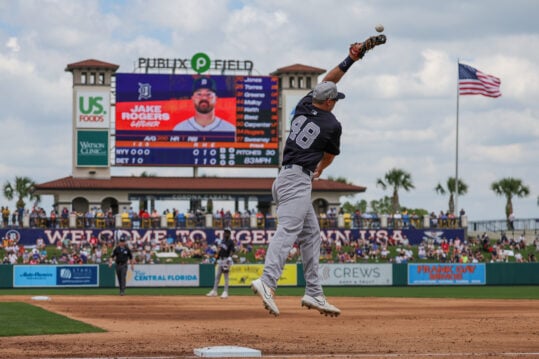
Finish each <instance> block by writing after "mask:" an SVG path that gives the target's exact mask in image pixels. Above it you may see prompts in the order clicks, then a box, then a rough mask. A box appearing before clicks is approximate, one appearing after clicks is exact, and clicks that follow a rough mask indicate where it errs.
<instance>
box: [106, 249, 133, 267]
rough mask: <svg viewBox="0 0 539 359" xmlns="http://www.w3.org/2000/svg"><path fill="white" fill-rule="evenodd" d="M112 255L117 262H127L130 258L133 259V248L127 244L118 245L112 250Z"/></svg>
mask: <svg viewBox="0 0 539 359" xmlns="http://www.w3.org/2000/svg"><path fill="white" fill-rule="evenodd" d="M111 257H112V258H113V259H115V261H116V264H125V263H127V261H128V260H129V259H133V254H131V250H130V249H129V248H128V247H127V246H125V247H121V246H118V247H116V248H114V251H112V256H111Z"/></svg>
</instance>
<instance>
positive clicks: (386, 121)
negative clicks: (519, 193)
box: [0, 0, 539, 219]
mask: <svg viewBox="0 0 539 359" xmlns="http://www.w3.org/2000/svg"><path fill="white" fill-rule="evenodd" d="M230 4H233V6H231V7H228V6H230ZM536 9H537V7H536V4H535V3H534V2H532V1H525V0H515V1H513V2H511V3H510V4H509V3H503V2H502V3H500V2H490V1H486V0H479V1H475V2H468V3H463V2H461V1H454V0H453V1H451V0H450V1H445V2H443V3H441V2H430V1H420V0H412V1H409V2H406V3H405V4H404V3H402V2H399V1H384V2H373V1H366V0H359V1H358V0H343V1H340V2H339V3H338V4H333V3H330V2H328V1H324V0H306V1H299V2H298V1H292V0H276V1H265V0H252V1H235V2H233V3H230V2H225V1H219V0H209V1H206V2H200V1H198V0H186V1H174V0H156V1H147V0H134V1H129V2H103V1H98V0H88V1H83V2H81V1H69V0H54V1H52V0H50V1H38V0H26V1H16V0H7V1H2V2H0V43H2V44H4V46H3V47H2V50H0V83H1V84H2V85H1V86H2V89H3V91H2V96H1V97H0V106H1V107H2V110H3V111H2V113H0V126H1V128H2V131H0V141H2V145H3V146H5V148H9V149H10V152H9V153H10V155H9V156H4V158H3V160H2V162H1V163H0V182H4V181H5V180H6V179H8V178H12V177H13V176H14V175H28V176H30V177H32V178H35V179H39V180H51V179H55V178H60V177H63V176H67V175H69V174H70V171H71V131H72V129H71V116H72V114H71V103H72V95H71V91H72V89H71V86H72V84H71V81H72V79H71V74H69V73H66V72H65V71H64V69H65V66H66V65H67V64H69V63H72V62H76V61H80V60H84V59H89V58H95V59H99V60H103V61H107V62H111V63H115V64H118V65H120V72H132V71H133V69H134V63H135V61H136V60H137V59H138V58H139V57H178V58H187V57H190V56H192V54H194V53H195V52H200V51H202V52H206V53H208V54H210V56H212V57H215V58H232V59H249V60H252V61H253V62H254V64H255V69H256V70H257V71H258V73H260V74H264V75H265V74H268V73H270V72H271V71H274V70H276V69H277V68H279V67H282V66H287V65H291V64H294V63H302V64H306V65H311V66H316V67H321V68H325V69H327V70H330V69H331V68H332V67H334V66H335V65H336V64H337V63H338V62H340V61H341V60H342V59H343V58H344V57H345V56H346V51H347V48H348V45H349V44H350V43H351V42H354V41H359V40H363V39H365V38H366V37H368V36H370V35H374V34H375V32H374V29H373V27H374V25H375V24H377V23H382V24H384V25H385V28H386V31H385V34H386V35H387V36H388V42H387V44H386V45H384V46H381V47H379V48H377V49H375V50H373V51H371V52H369V53H368V54H367V55H366V57H365V58H364V59H363V60H362V61H360V63H358V64H355V65H354V66H353V67H352V68H351V69H350V70H349V72H348V73H347V74H346V76H345V77H344V78H343V79H342V81H341V82H340V83H339V88H340V89H341V90H342V91H343V92H345V93H346V95H347V98H346V99H345V100H344V101H342V102H340V103H339V104H338V106H337V108H336V110H335V113H336V115H337V117H338V118H339V119H340V120H341V122H342V124H343V128H344V132H343V137H342V147H343V148H342V149H343V153H342V154H341V155H340V156H338V158H337V159H336V160H335V163H334V164H333V165H332V166H331V167H330V168H328V169H327V170H326V172H325V173H326V175H333V176H342V177H346V178H348V179H350V180H352V181H353V182H355V183H357V184H360V185H364V186H367V187H368V191H367V193H365V194H363V195H361V198H364V199H367V200H368V201H370V200H372V199H378V198H380V197H381V196H383V195H388V193H387V192H384V191H382V190H381V189H380V188H377V187H376V185H375V183H376V179H377V178H379V177H382V176H383V175H384V173H385V172H387V170H388V169H389V168H391V167H395V166H396V167H399V168H402V169H405V170H407V171H409V172H411V173H412V177H413V180H414V183H415V184H416V189H415V190H412V191H411V192H409V193H403V194H402V196H401V198H402V200H403V203H404V204H406V205H409V206H411V207H423V208H427V209H430V210H433V211H436V212H438V211H439V210H441V209H445V207H446V203H447V199H446V198H445V197H442V196H438V195H436V194H435V193H434V191H433V188H434V186H435V185H436V184H437V183H438V182H445V180H446V179H447V178H448V177H449V176H453V175H454V173H455V131H456V83H457V78H456V71H457V59H460V60H461V62H463V63H468V64H470V65H472V66H474V67H476V68H478V69H480V70H481V71H483V72H486V73H490V74H492V75H495V76H498V77H500V78H501V80H502V93H503V95H502V97H500V98H498V99H490V98H484V97H481V96H461V98H460V99H459V101H460V105H459V106H460V109H459V117H460V120H459V125H460V127H459V128H460V129H459V132H460V135H459V142H460V145H459V172H460V175H461V176H462V178H463V179H464V180H465V181H466V182H467V183H468V184H469V185H470V191H469V193H468V194H467V195H466V196H463V197H462V198H461V200H460V202H459V203H460V204H461V205H462V206H464V207H465V208H466V210H467V212H468V214H469V215H470V216H471V218H472V219H492V218H501V217H502V216H503V205H504V203H503V202H504V201H503V199H500V198H498V197H496V196H495V195H494V194H493V193H492V191H491V190H490V188H489V186H490V184H491V183H492V182H493V181H495V180H498V179H500V178H502V177H504V176H509V175H512V176H516V177H519V178H521V179H522V180H523V181H524V182H525V183H527V184H529V185H530V187H531V190H532V195H531V196H530V198H528V199H517V200H515V208H516V212H517V214H519V215H520V216H523V217H529V218H532V217H537V216H538V213H539V207H538V206H537V204H536V201H535V199H536V197H537V194H538V191H539V185H538V184H537V180H536V179H537V178H539V168H538V167H537V166H536V165H535V163H536V162H537V161H536V159H535V157H536V153H538V152H539V104H538V103H537V98H538V97H539V64H538V62H537V58H539V47H538V46H534V44H537V43H539V30H538V28H537V26H536V19H535V16H533V15H534V14H535V13H536V12H537V11H536ZM479 15H481V16H482V17H487V18H488V19H489V21H488V22H487V21H483V22H478V21H477V18H478V17H479ZM148 171H149V172H156V173H159V174H162V175H190V174H191V173H192V171H191V169H186V168H155V169H153V168H150V169H149V170H148ZM139 172H140V169H139V168H122V169H119V168H118V169H116V168H115V169H113V173H115V174H127V175H129V174H132V173H139ZM201 172H202V173H216V174H220V175H231V174H242V175H253V174H255V175H256V174H258V173H263V174H264V175H266V174H267V175H273V174H274V173H275V170H264V171H259V170H254V171H250V170H249V169H234V170H222V169H205V170H201ZM531 199H534V200H531ZM0 202H2V201H1V200H0ZM460 204H459V205H460Z"/></svg>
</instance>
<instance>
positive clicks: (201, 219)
mask: <svg viewBox="0 0 539 359" xmlns="http://www.w3.org/2000/svg"><path fill="white" fill-rule="evenodd" d="M1 213H2V226H3V227H4V228H7V227H14V226H15V227H20V226H21V225H22V218H23V217H24V216H28V218H29V225H30V227H32V228H35V227H46V228H67V227H68V226H69V218H70V216H71V215H73V214H74V215H75V217H76V220H77V227H84V228H115V227H116V225H117V221H116V217H115V215H114V213H113V211H112V210H111V209H107V210H102V209H100V208H96V207H94V208H91V209H90V210H89V211H87V212H86V213H77V212H70V211H69V210H68V209H67V208H65V207H64V208H62V209H61V210H60V211H59V213H58V212H57V211H56V209H53V210H51V211H50V212H49V213H48V214H47V213H46V211H45V210H44V209H43V208H40V207H33V208H32V209H31V210H14V211H10V210H9V208H8V207H2V208H1ZM464 214H465V213H464V211H463V210H462V211H461V212H460V213H459V217H461V216H463V215H464ZM252 216H256V223H257V227H258V228H267V226H266V224H267V223H266V222H267V221H268V217H267V216H264V215H263V214H262V213H261V212H256V211H254V210H246V211H244V212H237V211H236V212H232V211H228V210H223V209H221V210H217V211H215V212H214V213H213V216H212V217H213V225H214V227H216V228H222V227H232V228H249V227H250V226H251V225H252V220H251V219H252ZM339 216H343V219H344V224H345V226H347V227H349V228H350V227H356V228H373V227H377V226H379V225H380V216H378V215H376V214H372V213H360V212H359V211H355V212H354V213H345V212H343V211H342V210H341V211H340V212H337V211H336V210H335V209H330V210H328V212H327V213H322V214H320V225H321V227H323V228H324V227H337V225H338V223H337V219H338V218H339ZM120 218H121V222H122V226H128V227H137V226H140V227H141V228H160V227H162V226H163V219H164V221H165V222H166V224H167V227H179V228H185V227H187V228H188V227H191V226H192V227H205V224H206V215H205V213H204V212H202V211H200V210H199V211H193V212H188V213H183V212H180V211H178V210H176V209H174V208H173V209H172V210H168V209H167V210H165V211H163V213H159V212H158V211H157V210H155V209H154V210H152V211H146V210H140V211H138V212H137V211H134V210H133V208H132V207H129V208H127V207H124V208H123V209H122V211H121V213H120ZM458 220H459V218H457V217H455V216H453V215H452V214H449V213H444V212H443V211H440V212H439V213H438V214H435V213H434V212H432V213H430V215H429V222H430V223H429V224H430V226H431V227H433V228H437V227H440V226H447V227H452V226H455V225H456V223H457V222H456V221H458ZM422 221H424V218H421V217H420V216H418V215H417V214H413V213H412V214H408V212H407V211H406V210H404V211H402V212H401V213H397V214H394V215H392V216H388V223H389V224H391V225H392V226H393V228H396V227H401V228H412V227H416V226H417V227H421V226H420V225H419V223H420V222H422ZM513 235H514V233H513ZM115 240H117V238H111V237H108V236H106V235H101V236H100V237H99V238H97V237H95V236H94V237H91V238H90V239H89V240H87V241H82V242H71V241H69V240H64V241H63V242H57V245H56V249H55V250H53V251H52V252H53V253H49V252H51V249H50V247H49V248H47V247H46V246H45V245H44V243H43V241H42V240H41V241H39V240H38V243H37V244H36V246H32V247H31V248H25V247H24V246H19V245H17V244H16V243H12V242H11V241H10V240H9V239H7V238H2V241H1V242H2V243H1V245H2V248H0V249H1V250H2V251H3V257H2V258H1V259H2V263H5V264H14V263H25V264H26V263H27V264H39V263H50V264H57V263H58V264H85V263H98V264H99V263H103V262H104V259H107V258H108V256H109V255H110V251H111V250H112V248H113V247H114V244H115ZM129 243H130V246H131V249H132V250H133V252H134V254H135V257H136V260H137V262H138V263H143V264H151V263H156V262H167V261H173V260H174V259H172V258H175V257H177V258H179V261H189V260H190V261H196V262H200V263H211V262H212V261H213V258H214V254H215V251H216V247H215V245H213V244H210V245H208V244H207V243H206V242H205V241H193V240H191V239H189V238H188V237H182V238H180V237H178V238H166V239H163V240H161V241H155V240H153V241H151V242H149V243H148V242H143V241H142V240H140V241H136V240H135V241H129ZM533 246H534V250H533V251H531V253H530V251H529V250H527V248H526V244H525V241H524V238H523V236H522V235H521V236H519V237H511V238H509V237H507V235H506V234H505V233H502V235H501V238H500V239H499V240H498V241H491V240H490V238H488V236H487V235H486V233H485V234H483V235H481V236H478V237H477V238H467V239H460V238H450V239H447V238H442V239H440V240H433V239H425V240H424V241H423V242H422V243H420V244H419V245H415V246H412V245H411V244H410V243H409V242H408V239H407V238H406V236H404V237H403V238H402V239H399V240H396V239H394V238H392V237H388V238H378V237H376V238H372V239H361V238H355V239H353V240H349V241H347V240H343V239H336V240H334V241H333V240H327V239H325V238H324V240H323V242H322V245H321V250H320V256H321V260H322V261H323V262H329V263H358V262H393V263H407V262H411V261H436V262H449V263H478V262H485V261H489V262H506V261H509V260H511V261H515V262H534V261H535V253H534V252H536V251H538V250H539V238H536V239H535V241H534V243H533ZM237 248H238V251H237V253H236V255H235V258H236V259H237V261H238V262H245V263H248V262H259V263H261V262H263V261H264V257H265V254H266V253H265V250H266V249H265V247H264V246H256V247H253V246H252V245H250V244H248V245H243V244H242V243H237ZM2 251H0V253H2ZM158 253H171V254H172V255H170V256H158V255H157V254H158ZM299 253H300V251H299V248H298V247H297V246H294V247H293V248H292V250H291V251H290V255H289V261H297V260H300V255H299Z"/></svg>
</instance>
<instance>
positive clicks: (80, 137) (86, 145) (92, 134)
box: [77, 130, 109, 167]
mask: <svg viewBox="0 0 539 359" xmlns="http://www.w3.org/2000/svg"><path fill="white" fill-rule="evenodd" d="M108 165H109V132H108V131H89V130H85V131H77V166H79V167H106V166H108Z"/></svg>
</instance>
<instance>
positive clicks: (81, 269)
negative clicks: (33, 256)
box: [13, 264, 99, 287]
mask: <svg viewBox="0 0 539 359" xmlns="http://www.w3.org/2000/svg"><path fill="white" fill-rule="evenodd" d="M98 285H99V266H98V265H41V264H39V265H15V266H13V287H69V286H76V287H97V286H98Z"/></svg>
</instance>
